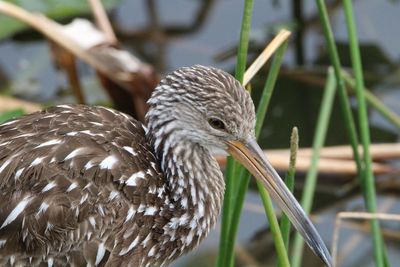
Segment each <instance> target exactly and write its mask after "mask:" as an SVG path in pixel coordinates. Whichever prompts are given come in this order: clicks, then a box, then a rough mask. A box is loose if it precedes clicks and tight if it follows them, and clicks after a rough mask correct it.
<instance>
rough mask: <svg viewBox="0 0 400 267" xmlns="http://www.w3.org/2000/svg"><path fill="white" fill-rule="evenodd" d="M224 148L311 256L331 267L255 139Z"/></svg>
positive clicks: (315, 235)
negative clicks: (288, 222) (267, 196)
mask: <svg viewBox="0 0 400 267" xmlns="http://www.w3.org/2000/svg"><path fill="white" fill-rule="evenodd" d="M227 145H228V150H227V151H228V152H229V153H230V154H231V155H232V156H233V157H234V158H235V159H236V160H237V161H239V162H240V163H241V164H243V165H244V166H245V167H246V169H247V170H249V171H250V172H251V174H253V176H254V177H255V178H256V179H258V180H259V181H260V182H261V183H262V184H263V185H264V187H265V189H266V190H267V191H268V192H269V193H270V194H271V196H272V197H273V198H274V199H275V201H276V202H277V204H278V205H279V206H280V208H281V209H282V210H283V211H284V212H285V213H286V214H287V216H288V217H289V219H290V220H291V222H292V223H293V226H294V227H295V228H296V229H297V231H299V233H300V234H301V235H302V236H303V238H304V239H305V241H306V243H307V244H308V245H309V246H310V248H311V249H312V250H313V251H314V253H315V254H316V255H318V257H319V258H321V260H322V261H323V262H324V263H325V264H326V265H327V266H332V263H331V257H330V254H329V252H328V250H327V248H326V246H325V244H324V243H323V241H322V239H321V237H320V236H319V234H318V232H317V231H316V229H315V227H314V226H313V224H312V223H311V221H310V220H309V219H308V217H307V215H306V214H305V212H304V211H303V209H302V208H301V206H300V204H299V203H298V202H297V200H296V199H295V197H294V196H293V195H292V193H291V192H290V191H289V190H288V189H287V187H286V185H285V184H284V183H283V181H282V179H281V178H280V176H279V175H278V173H277V172H276V171H275V169H274V168H273V167H272V165H271V164H270V163H269V161H268V160H267V158H266V157H265V155H264V153H263V151H262V150H261V148H260V146H259V145H258V144H257V142H256V141H255V139H251V140H249V141H246V142H241V141H229V142H227Z"/></svg>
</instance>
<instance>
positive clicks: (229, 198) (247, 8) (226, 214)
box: [217, 0, 253, 267]
mask: <svg viewBox="0 0 400 267" xmlns="http://www.w3.org/2000/svg"><path fill="white" fill-rule="evenodd" d="M252 9H253V0H246V1H245V2H244V10H243V18H242V29H241V32H240V42H239V50H238V54H237V62H236V72H235V77H236V79H237V80H238V81H240V82H242V81H243V76H244V72H245V70H246V63H247V49H248V45H249V35H250V25H251V14H252ZM235 165H236V164H235V161H234V160H233V158H232V157H228V161H227V165H226V175H225V177H226V179H225V183H226V188H225V196H224V203H223V209H222V221H221V236H220V245H219V254H218V260H217V265H218V266H220V267H225V266H227V265H226V261H227V259H228V256H227V254H228V251H227V250H228V245H229V244H228V232H229V228H230V217H231V215H232V204H233V202H234V200H235V199H234V190H235V188H236V184H235V180H234V178H235V177H234V169H235Z"/></svg>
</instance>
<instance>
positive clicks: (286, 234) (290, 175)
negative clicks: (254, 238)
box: [278, 127, 299, 267]
mask: <svg viewBox="0 0 400 267" xmlns="http://www.w3.org/2000/svg"><path fill="white" fill-rule="evenodd" d="M298 150H299V133H298V130H297V127H294V128H293V130H292V134H291V136H290V161H289V168H288V171H287V173H286V177H285V184H286V186H287V187H288V189H289V190H290V191H291V192H293V190H294V175H295V173H296V158H297V151H298ZM280 228H281V232H282V239H283V243H284V245H285V248H286V251H289V238H290V221H289V218H288V216H287V215H286V214H285V213H283V214H282V217H281V223H280ZM278 266H279V267H283V266H284V265H283V263H282V262H281V261H278Z"/></svg>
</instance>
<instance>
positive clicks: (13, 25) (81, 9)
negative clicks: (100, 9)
mask: <svg viewBox="0 0 400 267" xmlns="http://www.w3.org/2000/svg"><path fill="white" fill-rule="evenodd" d="M6 2H10V3H13V4H15V5H18V6H20V7H22V8H23V9H26V10H28V11H31V12H38V13H42V14H45V15H46V16H48V17H50V18H53V19H63V18H67V17H74V16H79V15H82V14H87V13H89V12H90V6H89V4H88V2H87V1H85V0H68V1H60V0H8V1H6ZM101 2H102V3H103V5H104V7H105V8H106V9H107V10H109V9H112V8H114V7H115V6H116V5H117V4H118V3H119V2H120V0H102V1H101ZM27 28H28V26H27V25H26V24H24V23H22V22H20V21H18V20H16V19H14V18H10V17H8V16H5V15H3V14H0V39H3V38H6V37H9V36H11V35H13V34H15V33H17V32H19V31H22V30H25V29H27Z"/></svg>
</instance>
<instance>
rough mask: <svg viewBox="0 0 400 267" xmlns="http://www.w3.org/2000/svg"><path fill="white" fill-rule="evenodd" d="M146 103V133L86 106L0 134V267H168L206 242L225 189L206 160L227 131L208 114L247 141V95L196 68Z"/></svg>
mask: <svg viewBox="0 0 400 267" xmlns="http://www.w3.org/2000/svg"><path fill="white" fill-rule="evenodd" d="M149 106H150V109H149V112H148V114H147V115H146V126H147V128H146V127H145V126H143V125H142V124H141V123H140V122H137V121H136V120H134V119H133V118H131V117H129V116H128V115H125V114H123V113H120V112H118V111H115V110H112V109H108V108H103V107H89V106H83V105H60V106H57V107H53V108H49V109H46V110H44V111H42V112H38V113H33V114H30V115H27V116H24V117H21V118H18V119H15V120H11V121H9V122H6V123H4V124H3V125H1V126H0V192H1V194H0V265H1V266H26V265H29V266H41V265H45V266H86V265H87V266H119V267H120V266H122V267H124V266H132V267H141V266H164V265H168V264H169V263H170V262H172V261H173V260H174V259H176V258H177V257H179V256H180V255H182V254H184V253H186V252H188V251H190V250H192V249H193V248H195V247H196V246H197V245H198V244H199V242H200V241H201V240H203V239H204V237H205V236H206V235H207V233H208V232H209V230H210V228H211V227H212V226H213V225H214V224H215V223H216V220H217V217H218V214H219V211H220V208H221V203H222V197H223V191H224V180H223V176H222V173H221V171H220V169H219V166H218V164H217V162H216V160H215V159H214V158H213V157H212V155H211V152H210V148H213V147H215V146H218V145H219V146H220V145H221V142H219V141H218V140H217V139H216V138H218V136H219V135H221V136H223V135H224V133H223V132H213V133H212V134H210V131H213V130H212V129H210V126H209V124H208V123H207V121H206V119H205V118H210V117H213V116H220V117H221V118H223V119H224V122H225V123H226V124H227V125H229V128H230V129H231V130H232V131H233V132H234V133H235V134H237V135H238V138H243V139H246V138H248V136H250V135H253V133H254V132H253V128H254V121H255V119H254V106H253V105H252V102H251V99H250V96H249V94H248V93H247V92H245V91H244V90H243V88H242V87H241V86H240V84H239V83H238V82H237V81H236V80H235V79H234V78H233V77H232V76H230V75H229V74H227V73H224V72H222V71H220V70H218V69H214V68H208V67H202V66H195V67H191V68H181V69H179V70H177V71H175V72H173V73H171V74H169V75H167V76H166V77H165V78H164V79H163V80H162V81H161V83H160V85H159V86H158V87H157V88H156V89H155V91H154V93H153V95H152V97H151V99H150V100H149ZM243 118H244V119H243ZM241 134H242V135H243V136H241ZM222 148H224V147H222Z"/></svg>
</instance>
